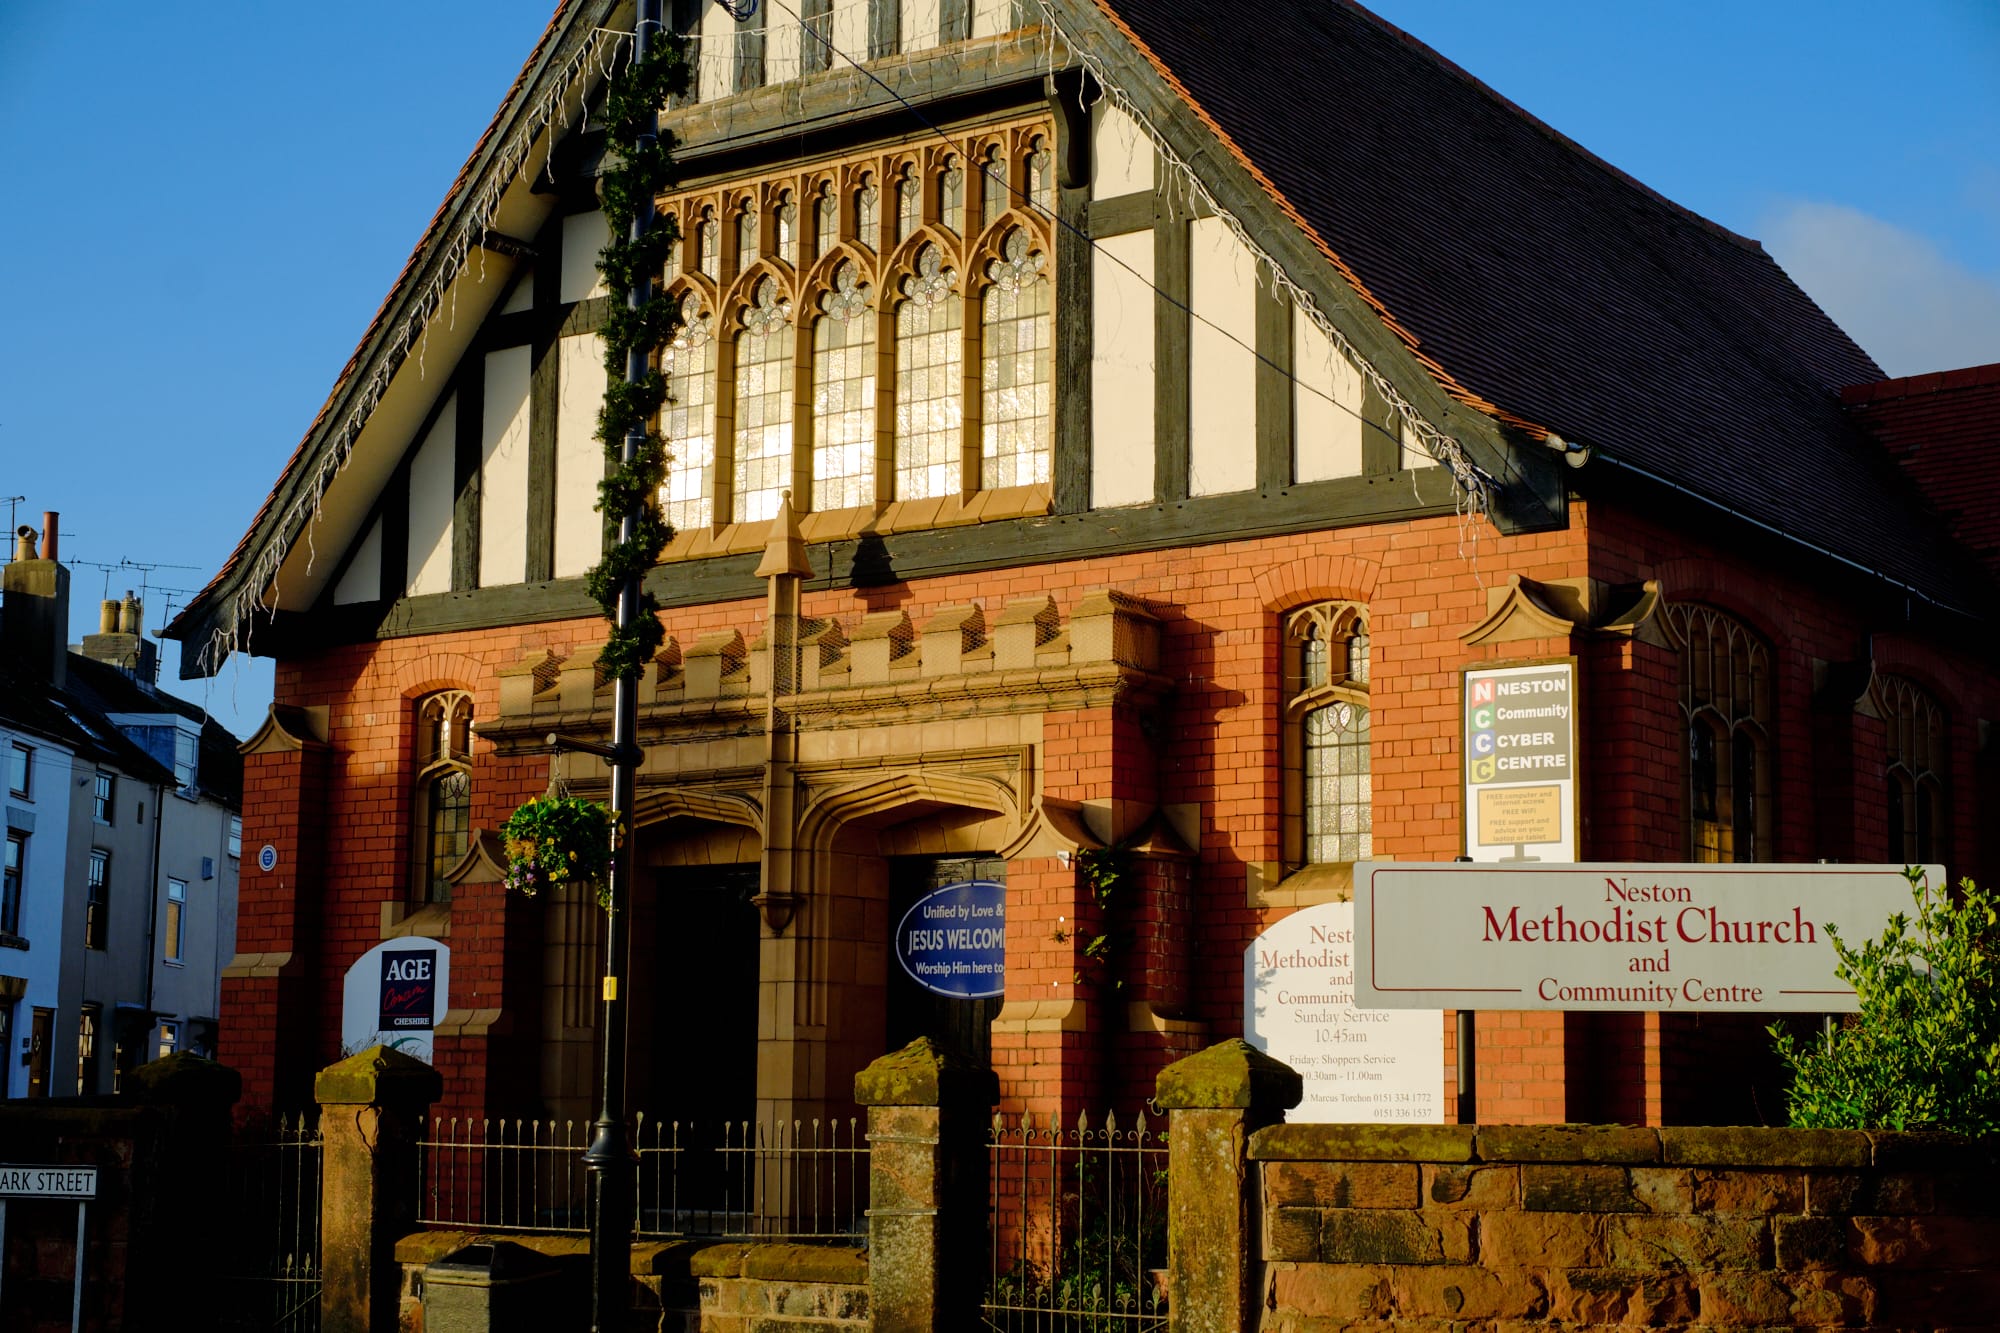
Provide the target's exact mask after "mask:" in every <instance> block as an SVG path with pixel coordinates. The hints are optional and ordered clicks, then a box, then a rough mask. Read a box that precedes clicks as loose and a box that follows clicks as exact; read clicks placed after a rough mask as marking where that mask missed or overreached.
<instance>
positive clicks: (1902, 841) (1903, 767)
mask: <svg viewBox="0 0 2000 1333" xmlns="http://www.w3.org/2000/svg"><path fill="white" fill-rule="evenodd" d="M1875 706H1876V708H1877V710H1878V711H1880V712H1881V714H1882V723H1883V726H1884V727H1886V728H1887V730H1888V774H1887V778H1888V780H1887V784H1886V786H1887V791H1886V793H1885V794H1886V798H1887V801H1886V813H1887V815H1888V833H1889V836H1888V844H1889V859H1890V860H1891V861H1897V862H1900V863H1902V864H1903V865H1932V864H1936V863H1938V862H1940V861H1943V860H1944V859H1945V828H1946V821H1945V811H1946V809H1947V802H1946V799H1945V798H1946V795H1947V783H1946V781H1945V776H1944V775H1945V770H1946V747H1945V715H1944V709H1943V708H1941V707H1940V706H1939V705H1938V701H1937V699H1936V698H1935V697H1934V696H1933V695H1932V694H1931V693H1930V691H1928V690H1926V689H1925V688H1924V687H1923V686H1921V685H1919V684H1917V683H1916V682H1915V681H1913V680H1910V679H1908V678H1907V677H1904V676H1891V675H1883V676H1878V677H1877V678H1876V680H1875Z"/></svg>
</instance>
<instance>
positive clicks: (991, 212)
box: [979, 144, 1008, 227]
mask: <svg viewBox="0 0 2000 1333" xmlns="http://www.w3.org/2000/svg"><path fill="white" fill-rule="evenodd" d="M1007 202H1008V201H1007V159H1006V157H1005V156H1003V155H1002V154H1001V152H1000V145H999V144H993V145H991V146H989V147H988V148H987V150H986V155H985V156H984V157H983V158H981V159H980V162H979V225H980V226H981V227H990V226H992V225H993V224H994V223H996V222H998V221H999V220H1000V215H1001V214H1002V213H1005V212H1006V211H1007Z"/></svg>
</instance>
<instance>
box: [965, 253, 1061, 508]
mask: <svg viewBox="0 0 2000 1333" xmlns="http://www.w3.org/2000/svg"><path fill="white" fill-rule="evenodd" d="M1044 258H1045V257H1044V256H1043V255H1042V254H1041V252H1040V251H1036V250H1031V249H1030V248H1029V242H1028V233H1027V232H1026V231H1024V230H1022V229H1021V228H1019V227H1016V228H1014V229H1013V230H1012V231H1010V232H1008V233H1007V239H1006V240H1005V241H1004V242H1002V244H1001V257H1000V258H998V259H995V260H993V261H992V262H991V263H989V264H988V265H987V266H986V275H987V277H988V278H990V279H991V280H992V285H991V286H989V287H988V288H987V289H986V295H985V297H984V299H983V300H982V301H981V302H980V339H979V345H980V417H981V424H980V453H979V468H980V477H979V484H980V485H981V486H983V487H985V488H987V489H988V490H992V489H996V488H998V487H1001V486H1026V485H1030V484H1032V483H1035V482H1046V481H1047V480H1048V479H1049V465H1050V460H1051V458H1052V456H1053V452H1054V451H1053V448H1052V441H1051V427H1052V423H1053V422H1054V420H1055V408H1054V393H1055V342H1054V339H1053V338H1052V337H1051V333H1050V324H1051V321H1050V319H1049V283H1048V279H1047V278H1046V277H1044V276H1043V274H1042V267H1043V263H1044Z"/></svg>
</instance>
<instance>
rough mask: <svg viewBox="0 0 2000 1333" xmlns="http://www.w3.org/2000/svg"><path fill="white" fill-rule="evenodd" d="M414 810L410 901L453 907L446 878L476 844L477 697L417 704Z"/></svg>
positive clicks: (451, 696)
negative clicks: (474, 747) (474, 724)
mask: <svg viewBox="0 0 2000 1333" xmlns="http://www.w3.org/2000/svg"><path fill="white" fill-rule="evenodd" d="M412 758H413V769H414V772H415V774H416V776H415V779H414V780H413V782H412V784H411V801H410V808H411V813H412V815H413V818H414V822H415V825H416V827H415V829H414V830H413V834H414V836H413V838H412V843H413V844H414V847H415V850H416V856H415V858H414V860H415V865H414V867H413V870H414V878H413V882H412V885H411V894H410V896H411V898H412V899H413V900H414V901H415V902H417V903H419V904H421V903H447V902H450V901H451V881H450V880H448V879H446V878H445V876H446V875H447V874H449V873H450V872H451V870H452V868H453V867H454V866H456V865H457V864H458V863H459V862H460V861H461V860H463V859H464V857H465V853H466V850H467V848H469V847H470V846H471V838H472V696H471V695H470V694H468V693H467V692H466V691H464V690H444V691H442V692H440V693H437V694H432V695H428V696H426V697H425V698H422V699H419V700H418V701H417V704H416V742H415V746H414V753H413V755H412Z"/></svg>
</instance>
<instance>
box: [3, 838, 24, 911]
mask: <svg viewBox="0 0 2000 1333" xmlns="http://www.w3.org/2000/svg"><path fill="white" fill-rule="evenodd" d="M27 864H28V835H27V834H25V833H16V832H15V831H13V830H12V829H9V830H8V831H7V859H6V861H5V863H4V865H0V935H19V934H20V933H21V876H22V875H23V874H24V873H26V870H25V867H26V866H27Z"/></svg>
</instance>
